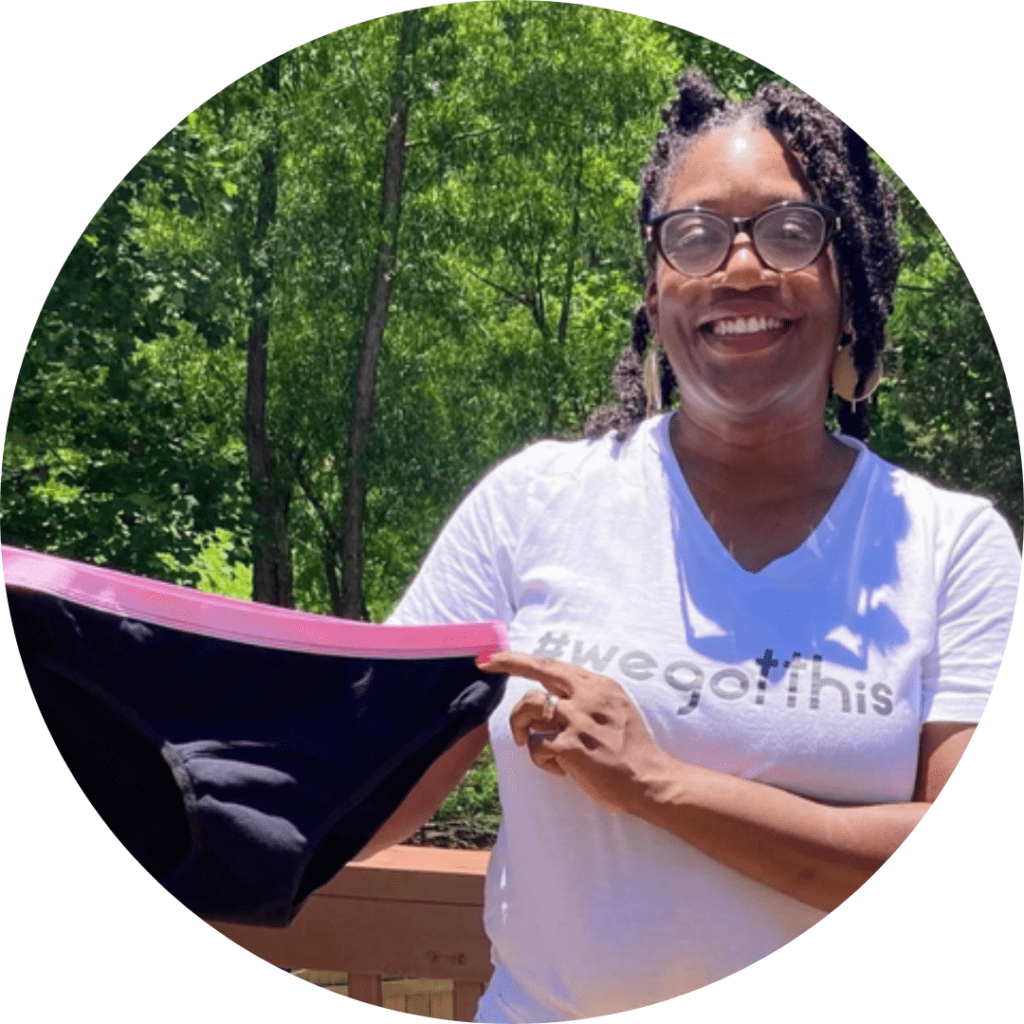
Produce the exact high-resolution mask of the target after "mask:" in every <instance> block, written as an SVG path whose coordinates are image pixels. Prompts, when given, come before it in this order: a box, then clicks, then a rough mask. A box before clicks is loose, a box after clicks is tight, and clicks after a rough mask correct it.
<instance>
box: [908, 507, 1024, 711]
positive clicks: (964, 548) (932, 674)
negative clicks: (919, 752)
mask: <svg viewBox="0 0 1024 1024" xmlns="http://www.w3.org/2000/svg"><path fill="white" fill-rule="evenodd" d="M1020 565H1021V559H1020V552H1019V551H1018V550H1017V542H1016V540H1015V539H1014V536H1013V534H1012V532H1011V531H1010V527H1009V526H1008V525H1007V523H1006V521H1005V520H1004V519H1003V518H1002V517H1001V516H1000V515H999V514H998V513H996V511H995V510H994V509H993V508H992V507H991V506H989V505H987V506H985V507H984V508H983V509H982V510H981V511H979V512H978V513H977V514H976V515H974V516H972V517H970V518H969V519H968V520H967V522H966V523H964V524H963V526H962V527H961V528H960V530H959V532H958V533H957V535H956V537H955V539H954V541H953V544H952V547H951V550H950V555H949V558H948V559H947V560H946V568H945V573H944V577H943V579H942V580H941V581H940V585H939V602H938V620H937V633H936V643H935V647H934V648H933V650H932V652H931V653H930V654H929V655H928V657H927V658H926V659H925V661H924V664H923V667H922V668H923V678H922V684H923V698H924V700H923V707H922V721H927V722H977V721H978V720H979V719H980V718H981V713H982V712H983V711H984V710H985V704H986V702H987V701H988V695H989V693H990V692H991V690H992V686H993V685H994V683H995V680H996V676H997V675H998V673H999V665H1000V663H1001V662H1002V659H1003V651H1004V650H1005V648H1006V641H1007V638H1008V637H1009V633H1010V625H1011V623H1012V621H1013V610H1014V605H1015V604H1016V600H1017V584H1018V579H1019V576H1020Z"/></svg>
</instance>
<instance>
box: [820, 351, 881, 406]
mask: <svg viewBox="0 0 1024 1024" xmlns="http://www.w3.org/2000/svg"><path fill="white" fill-rule="evenodd" d="M858 376H859V374H858V373H857V367H856V366H855V365H854V362H853V342H852V341H851V342H848V343H847V344H845V345H843V346H842V348H840V349H839V350H838V351H837V352H836V355H835V359H833V361H832V390H833V391H834V392H835V393H836V394H837V395H838V396H839V397H840V398H841V399H842V400H843V401H844V402H849V403H850V404H851V405H852V406H854V408H856V406H857V403H858V402H863V401H865V400H866V399H867V398H870V397H871V394H872V392H874V390H875V388H877V387H878V385H879V383H880V382H881V380H882V360H881V358H880V357H878V356H875V365H874V368H873V369H872V370H871V372H870V373H869V374H868V375H867V378H866V379H865V381H864V390H863V392H862V393H861V394H859V395H858V394H857V378H858Z"/></svg>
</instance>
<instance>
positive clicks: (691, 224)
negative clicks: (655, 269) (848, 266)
mask: <svg viewBox="0 0 1024 1024" xmlns="http://www.w3.org/2000/svg"><path fill="white" fill-rule="evenodd" d="M839 227H840V224H839V217H838V216H837V215H836V212H835V210H833V209H831V208H830V207H828V206H823V205H822V204H821V203H811V202H800V201H792V200H787V201H786V202H783V203H776V204H775V205H774V206H769V207H768V209H767V210H762V211H761V213H759V214H758V215H757V216H756V217H723V216H721V215H720V214H717V213H713V212H712V211H711V210H703V209H701V208H700V207H699V206H690V207H686V208H685V209H682V210H669V211H668V213H663V214H660V215H659V216H657V217H652V218H651V219H650V221H649V222H648V223H647V225H646V227H645V229H644V234H645V235H646V237H647V238H648V239H651V238H653V239H654V242H655V244H656V245H657V246H658V251H659V252H660V253H661V255H662V257H663V258H664V260H665V262H666V263H668V265H669V266H670V267H672V268H674V269H675V270H678V271H679V273H680V274H685V275H686V276H687V277H707V276H708V275H709V274H713V273H714V272H715V271H716V270H719V269H721V267H722V266H723V264H724V263H725V261H726V260H727V259H728V258H729V251H730V249H732V243H733V239H734V238H735V237H736V235H737V234H738V233H739V232H741V231H742V232H744V233H745V234H746V235H748V236H749V237H750V241H751V244H752V245H753V247H754V252H756V253H757V256H758V258H759V259H760V260H761V262H762V263H763V264H764V265H765V266H767V267H770V268H771V269H772V270H779V271H788V270H803V268H804V267H809V266H810V265H811V264H812V263H813V262H814V261H815V260H816V259H817V258H818V257H819V256H820V255H821V254H822V252H823V251H824V249H825V246H826V245H828V243H829V240H830V239H831V238H832V236H833V235H834V234H835V233H836V232H837V231H838V230H839Z"/></svg>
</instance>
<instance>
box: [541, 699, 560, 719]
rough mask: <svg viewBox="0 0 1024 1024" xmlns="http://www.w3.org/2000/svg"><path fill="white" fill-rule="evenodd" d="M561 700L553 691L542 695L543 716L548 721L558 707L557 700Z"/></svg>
mask: <svg viewBox="0 0 1024 1024" xmlns="http://www.w3.org/2000/svg"><path fill="white" fill-rule="evenodd" d="M559 700H561V698H560V697H556V696H555V695H554V694H553V693H549V694H546V695H545V697H544V718H545V720H546V721H548V722H550V721H551V720H552V719H553V718H554V717H555V708H557V707H558V702H559Z"/></svg>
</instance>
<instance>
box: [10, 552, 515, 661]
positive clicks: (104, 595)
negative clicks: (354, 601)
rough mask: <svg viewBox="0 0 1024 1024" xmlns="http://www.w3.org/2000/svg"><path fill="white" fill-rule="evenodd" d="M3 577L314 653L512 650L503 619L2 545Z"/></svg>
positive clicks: (157, 619)
mask: <svg viewBox="0 0 1024 1024" xmlns="http://www.w3.org/2000/svg"><path fill="white" fill-rule="evenodd" d="M0 552H2V554H3V572H4V581H5V583H6V584H7V586H9V587H23V588H25V589H28V590H36V591H40V592H42V593H45V594H52V595H53V596H55V597H61V598H64V599H65V600H67V601H71V602H73V603H75V604H81V605H86V606H87V607H89V608H96V609H99V610H101V611H106V612H112V613H114V614H116V615H123V616H125V617H126V618H130V619H139V620H141V621H143V622H148V623H151V624H153V625H157V626H168V627H170V628H171V629H180V630H185V631H187V632H189V633H198V634H200V635H202V636H210V637H219V638H220V639H223V640H235V641H238V642H240V643H245V644H253V645H255V646H257V647H275V648H279V649H282V650H287V651H305V652H307V653H311V654H341V655H348V656H351V657H361V658H451V657H459V656H472V655H477V654H485V653H493V652H495V651H504V650H508V634H507V633H506V631H505V626H504V624H503V623H500V622H465V623H463V622H460V623H452V624H450V625H448V624H446V625H436V626H385V625H378V624H375V623H369V622H352V621H350V620H348V619H337V618H334V617H332V616H330V615H315V614H312V613H311V612H297V611H292V610H291V609H289V608H277V607H274V606H273V605H267V604H256V603H254V602H249V601H239V600H237V599H235V598H232V597H224V596H223V595H221V594H206V593H203V592H201V591H198V590H192V589H190V588H188V587H176V586H174V585H173V584H170V583H160V582H158V581H157V580H150V579H145V578H144V577H142V576H131V575H129V574H128V573H123V572H116V571H114V570H113V569H102V568H99V567H97V566H93V565H84V564H83V563H81V562H71V561H68V560H67V559H64V558H57V557H55V556H53V555H43V554H39V553H38V552H35V551H24V550H22V549H20V548H11V547H7V546H6V545H4V546H3V547H0Z"/></svg>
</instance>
